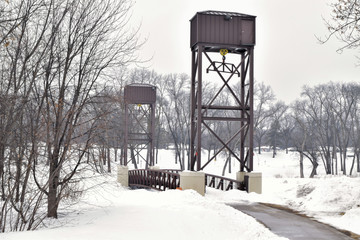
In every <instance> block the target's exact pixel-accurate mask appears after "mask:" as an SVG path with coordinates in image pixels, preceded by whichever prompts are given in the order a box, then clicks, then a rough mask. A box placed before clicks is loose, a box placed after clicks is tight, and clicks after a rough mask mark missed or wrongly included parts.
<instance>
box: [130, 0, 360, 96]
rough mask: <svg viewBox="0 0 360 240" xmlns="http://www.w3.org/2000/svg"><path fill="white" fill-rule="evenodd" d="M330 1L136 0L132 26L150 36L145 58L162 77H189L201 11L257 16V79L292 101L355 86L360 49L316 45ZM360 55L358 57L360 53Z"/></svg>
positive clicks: (334, 44) (359, 70)
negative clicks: (193, 24) (317, 88)
mask: <svg viewBox="0 0 360 240" xmlns="http://www.w3.org/2000/svg"><path fill="white" fill-rule="evenodd" d="M331 1H332V0H136V2H135V5H134V8H133V16H132V24H135V25H136V24H137V25H139V24H141V36H142V38H144V37H147V38H148V40H147V42H146V44H145V46H144V47H143V48H142V49H141V52H140V56H142V57H143V58H149V57H153V59H152V60H151V62H150V63H149V64H148V65H149V68H150V69H153V70H155V71H156V72H158V73H162V74H167V73H187V74H189V75H190V69H191V50H190V43H189V42H190V40H189V39H190V23H189V20H190V19H191V18H192V17H193V16H194V15H195V14H196V12H198V11H205V10H218V11H231V12H239V13H245V14H249V15H255V16H257V18H256V46H255V81H256V82H264V83H265V84H267V85H271V87H272V88H273V90H274V93H275V95H276V97H277V98H278V99H279V100H283V101H285V102H286V103H290V102H291V101H293V100H295V99H296V98H298V97H299V96H300V93H301V90H302V87H303V85H305V84H306V85H310V86H314V85H316V84H319V83H326V82H329V81H333V82H355V81H358V80H359V76H360V67H356V66H355V65H356V63H358V62H357V59H356V57H355V55H356V54H357V53H358V51H356V50H347V51H345V52H344V53H342V54H338V53H336V49H337V48H338V47H340V46H341V43H340V42H338V41H337V40H336V39H334V40H332V41H331V42H329V43H328V44H325V45H321V44H319V43H318V41H317V39H316V37H315V35H317V36H325V34H326V33H327V31H326V28H325V26H324V23H323V20H322V17H324V18H328V17H329V16H330V11H331V9H330V7H329V3H330V2H331ZM359 55H360V54H359Z"/></svg>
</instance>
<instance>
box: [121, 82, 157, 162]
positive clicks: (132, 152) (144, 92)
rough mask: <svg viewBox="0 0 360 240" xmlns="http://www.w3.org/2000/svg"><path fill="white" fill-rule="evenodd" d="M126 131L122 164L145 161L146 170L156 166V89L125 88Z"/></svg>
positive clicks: (143, 86)
mask: <svg viewBox="0 0 360 240" xmlns="http://www.w3.org/2000/svg"><path fill="white" fill-rule="evenodd" d="M124 102H125V131H124V133H125V134H124V135H125V136H124V156H123V159H122V162H121V164H122V165H125V166H126V165H127V164H128V163H129V162H132V163H133V164H134V166H135V168H137V160H140V159H141V160H143V161H145V163H146V165H145V168H148V167H149V166H153V165H154V133H155V104H156V87H155V86H152V85H148V84H130V85H127V86H125V88H124Z"/></svg>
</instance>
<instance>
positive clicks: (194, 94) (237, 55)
mask: <svg viewBox="0 0 360 240" xmlns="http://www.w3.org/2000/svg"><path fill="white" fill-rule="evenodd" d="M255 19H256V17H255V16H250V15H245V14H241V13H234V12H219V11H204V12H198V13H196V15H195V16H194V17H193V18H192V19H191V20H190V24H191V36H190V47H191V52H192V69H191V136H190V158H191V159H190V163H191V170H195V169H196V170H197V171H200V170H202V169H204V168H205V167H206V166H207V165H208V164H209V163H210V162H211V161H213V160H214V159H215V158H216V156H217V155H218V154H219V153H221V152H222V151H224V150H225V151H227V153H228V154H230V155H231V156H233V157H234V158H235V159H237V160H238V161H239V162H240V171H245V170H246V171H248V172H251V171H252V170H253V135H254V127H253V122H254V119H253V116H254V114H253V91H254V46H255ZM204 57H205V60H207V62H208V65H206V66H207V68H206V69H205V68H203V64H206V63H204V61H203V58H204ZM215 58H220V61H215V60H214V59H215ZM228 59H232V61H233V62H229V61H228ZM205 70H206V73H208V74H207V76H206V77H208V78H209V79H210V75H212V79H214V77H216V78H217V80H219V82H220V85H217V87H218V90H217V92H216V94H215V95H213V96H208V95H206V94H203V93H204V86H203V81H204V78H205V76H204V74H203V73H204V72H205ZM210 73H212V74H210ZM214 75H215V76H214ZM220 98H222V99H224V98H225V101H224V100H223V101H219V100H220ZM220 102H221V103H222V104H219V103H220ZM224 102H225V104H224ZM220 122H221V123H225V124H226V123H229V122H235V123H238V124H237V126H238V127H237V129H236V130H235V131H233V132H232V135H231V137H230V138H228V139H224V134H222V133H221V132H219V131H216V130H215V129H214V128H213V127H214V125H215V124H214V123H220ZM235 125H236V124H235ZM205 131H207V133H208V134H209V135H212V136H213V137H215V138H216V139H217V141H218V142H219V143H220V144H221V146H222V147H220V149H219V150H218V151H217V152H215V153H214V155H213V156H211V157H210V159H209V160H207V161H206V162H205V163H202V156H201V155H202V154H201V148H202V134H204V133H205ZM231 144H232V145H235V146H236V148H234V147H230V145H231ZM195 166H196V167H195Z"/></svg>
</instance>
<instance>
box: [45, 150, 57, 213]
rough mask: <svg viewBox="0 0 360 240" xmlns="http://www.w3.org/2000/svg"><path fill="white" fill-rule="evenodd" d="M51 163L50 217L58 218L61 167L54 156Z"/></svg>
mask: <svg viewBox="0 0 360 240" xmlns="http://www.w3.org/2000/svg"><path fill="white" fill-rule="evenodd" d="M49 162H50V171H49V193H48V212H47V216H48V217H53V218H57V217H58V216H57V209H58V203H59V199H58V195H57V188H58V185H59V169H60V168H59V166H58V158H57V156H54V155H52V156H51V159H50V160H49Z"/></svg>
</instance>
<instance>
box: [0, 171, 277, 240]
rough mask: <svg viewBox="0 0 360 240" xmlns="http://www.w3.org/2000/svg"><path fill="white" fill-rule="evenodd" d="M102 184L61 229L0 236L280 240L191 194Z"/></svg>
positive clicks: (242, 216)
mask: <svg viewBox="0 0 360 240" xmlns="http://www.w3.org/2000/svg"><path fill="white" fill-rule="evenodd" d="M107 180H108V182H107V183H106V184H102V185H98V186H97V187H95V188H92V189H91V190H90V191H88V193H87V194H86V196H84V199H83V201H82V202H81V203H79V204H77V205H76V206H73V209H72V211H71V210H70V209H68V214H67V215H66V216H63V217H61V218H60V219H59V222H61V223H62V224H63V226H61V227H57V228H53V229H42V230H38V231H33V232H18V233H6V234H4V235H3V236H5V239H7V240H15V239H27V240H33V239H34V240H35V239H36V240H41V239H44V240H45V239H53V240H57V239H59V240H60V239H61V240H64V239H69V240H78V239H86V240H92V239H94V240H95V239H96V240H98V239H109V240H111V239H116V240H119V239H132V240H134V239H141V240H142V239H167V238H169V237H171V238H172V239H179V240H180V239H181V240H183V239H214V240H219V239H224V240H226V239H284V238H280V237H278V236H276V235H274V234H273V233H271V232H270V231H269V230H268V229H267V228H265V227H264V226H263V225H261V224H260V223H258V222H257V221H256V220H254V219H253V218H251V217H249V216H247V215H245V214H243V213H241V212H240V211H237V210H235V209H233V208H231V207H229V206H227V205H225V204H223V203H220V202H218V201H214V200H213V199H211V198H207V197H202V196H201V195H199V194H198V193H196V192H195V191H192V190H186V191H179V190H169V191H166V192H157V191H148V190H128V189H125V188H123V187H121V186H119V185H118V184H117V183H116V182H115V180H114V179H113V178H111V177H108V179H107ZM217 194H218V193H217ZM59 222H58V223H59ZM52 224H54V223H52Z"/></svg>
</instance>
